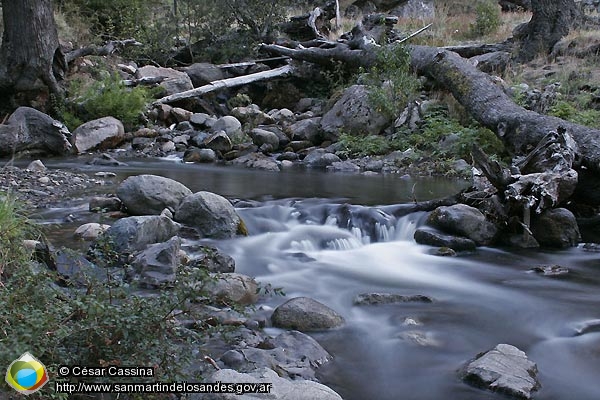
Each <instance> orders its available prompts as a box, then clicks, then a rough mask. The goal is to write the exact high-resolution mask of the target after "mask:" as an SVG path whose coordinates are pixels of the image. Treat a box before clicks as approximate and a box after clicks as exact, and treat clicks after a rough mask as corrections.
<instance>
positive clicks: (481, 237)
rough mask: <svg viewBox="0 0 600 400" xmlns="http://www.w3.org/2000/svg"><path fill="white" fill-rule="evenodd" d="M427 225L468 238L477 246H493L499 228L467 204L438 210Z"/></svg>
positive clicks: (428, 220) (430, 217)
mask: <svg viewBox="0 0 600 400" xmlns="http://www.w3.org/2000/svg"><path fill="white" fill-rule="evenodd" d="M427 224H428V225H430V226H433V227H434V228H437V229H440V230H442V231H444V232H447V233H451V234H456V235H461V236H465V237H468V238H469V239H471V240H472V241H474V242H475V243H476V244H477V245H489V244H491V243H492V242H493V241H494V239H495V237H496V234H497V233H498V228H497V227H496V226H495V225H494V224H493V223H491V222H489V221H488V220H486V218H485V216H484V215H483V214H482V213H481V211H479V210H478V209H476V208H474V207H471V206H467V205H465V204H455V205H453V206H448V207H438V208H436V209H435V210H434V211H433V212H432V213H431V214H430V215H429V218H428V219H427Z"/></svg>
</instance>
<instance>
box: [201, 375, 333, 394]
mask: <svg viewBox="0 0 600 400" xmlns="http://www.w3.org/2000/svg"><path fill="white" fill-rule="evenodd" d="M209 382H227V383H231V384H233V385H234V388H235V389H236V390H239V391H240V393H218V394H216V393H211V394H208V395H204V396H202V397H199V396H198V397H192V399H193V400H198V399H200V398H202V399H206V400H251V399H271V400H309V399H310V400H312V399H319V400H342V398H341V397H340V395H339V394H337V393H336V392H335V391H333V390H332V389H330V388H328V387H327V386H325V385H322V384H320V383H317V382H313V381H309V380H304V379H298V380H293V381H292V380H288V379H285V378H280V377H279V375H277V373H276V372H275V371H273V370H272V369H269V368H262V369H259V370H256V371H254V372H250V373H240V372H237V371H235V370H232V369H221V370H219V371H217V372H215V373H214V374H212V376H211V377H210V379H209ZM245 383H250V384H259V385H258V386H257V388H258V389H262V393H245V394H243V388H244V386H247V385H244V384H245ZM266 393H268V394H266Z"/></svg>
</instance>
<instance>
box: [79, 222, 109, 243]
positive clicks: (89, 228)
mask: <svg viewBox="0 0 600 400" xmlns="http://www.w3.org/2000/svg"><path fill="white" fill-rule="evenodd" d="M108 228H110V225H105V224H98V223H96V222H90V223H88V224H83V225H81V226H80V227H79V228H77V229H76V230H75V233H74V236H75V237H76V238H78V239H83V240H86V241H94V240H96V239H98V237H100V235H102V234H103V233H104V232H106V231H107V230H108Z"/></svg>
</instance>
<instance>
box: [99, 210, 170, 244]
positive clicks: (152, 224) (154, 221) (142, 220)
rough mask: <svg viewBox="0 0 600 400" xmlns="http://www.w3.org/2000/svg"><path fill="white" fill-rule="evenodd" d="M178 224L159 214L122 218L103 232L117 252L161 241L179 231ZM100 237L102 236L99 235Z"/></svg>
mask: <svg viewBox="0 0 600 400" xmlns="http://www.w3.org/2000/svg"><path fill="white" fill-rule="evenodd" d="M179 229H180V225H179V224H177V223H175V222H173V220H171V219H170V218H167V217H163V216H159V215H145V216H139V217H128V218H122V219H120V220H118V221H117V222H115V223H114V224H113V225H112V226H111V227H110V228H109V229H108V230H107V231H106V233H105V235H108V236H109V237H110V238H111V239H112V241H113V243H114V246H115V250H116V251H118V252H133V251H138V250H143V249H145V248H146V246H147V245H149V244H152V243H162V242H165V241H167V240H169V239H171V238H172V237H173V236H175V235H176V234H177V232H179ZM100 239H102V237H100Z"/></svg>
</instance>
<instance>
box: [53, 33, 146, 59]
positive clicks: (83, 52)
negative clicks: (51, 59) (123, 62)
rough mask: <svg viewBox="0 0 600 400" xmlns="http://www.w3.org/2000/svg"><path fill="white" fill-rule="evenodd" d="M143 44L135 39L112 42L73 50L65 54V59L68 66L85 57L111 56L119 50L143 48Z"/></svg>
mask: <svg viewBox="0 0 600 400" xmlns="http://www.w3.org/2000/svg"><path fill="white" fill-rule="evenodd" d="M141 45H142V44H141V43H140V42H138V41H137V40H135V39H126V40H111V41H110V42H108V43H106V44H105V45H104V46H101V47H98V46H87V47H82V48H80V49H76V50H73V51H71V52H69V53H67V54H65V59H66V62H67V63H68V64H70V63H71V62H73V61H74V60H76V59H78V58H80V57H85V56H109V55H111V54H113V53H114V52H115V51H117V50H121V49H123V48H125V47H128V46H141Z"/></svg>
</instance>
